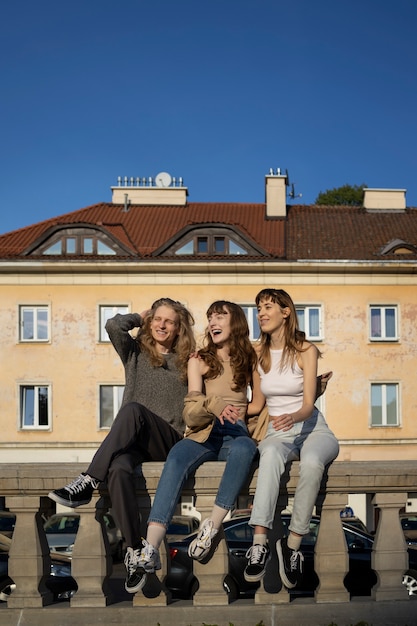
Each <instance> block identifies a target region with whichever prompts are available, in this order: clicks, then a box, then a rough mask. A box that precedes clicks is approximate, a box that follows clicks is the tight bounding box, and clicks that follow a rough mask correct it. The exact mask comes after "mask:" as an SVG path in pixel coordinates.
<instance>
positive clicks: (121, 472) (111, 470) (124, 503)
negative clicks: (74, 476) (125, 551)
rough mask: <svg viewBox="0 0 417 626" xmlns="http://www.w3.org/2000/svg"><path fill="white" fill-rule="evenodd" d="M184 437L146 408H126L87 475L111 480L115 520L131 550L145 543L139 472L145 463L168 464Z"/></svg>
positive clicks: (95, 456) (130, 405)
mask: <svg viewBox="0 0 417 626" xmlns="http://www.w3.org/2000/svg"><path fill="white" fill-rule="evenodd" d="M180 439H182V435H180V433H178V432H177V431H176V430H175V429H174V428H172V426H170V425H169V424H168V423H167V422H166V421H165V420H164V419H163V418H162V417H160V416H159V415H155V413H152V411H149V410H148V409H147V408H146V407H145V406H143V405H142V404H138V403H137V402H130V403H129V404H125V406H123V407H122V408H121V409H120V411H119V413H118V414H117V416H116V418H115V420H114V422H113V425H112V427H111V429H110V432H109V433H108V435H107V437H106V438H105V439H104V441H103V443H102V444H101V446H100V447H99V449H98V450H97V452H96V453H95V455H94V457H93V460H92V461H91V464H90V466H89V468H88V469H87V474H89V475H90V476H92V477H93V478H96V479H97V480H101V481H104V480H107V486H108V490H109V495H110V498H111V502H112V509H113V511H114V516H115V518H116V520H117V523H118V524H119V528H120V530H121V531H122V533H123V536H124V538H125V540H126V544H127V545H128V546H132V547H134V546H136V545H138V544H139V542H140V539H141V528H140V511H139V506H138V502H137V498H136V492H135V478H134V476H135V469H136V468H137V466H138V465H139V464H140V463H141V462H143V461H165V460H166V458H167V455H168V452H169V451H170V450H171V448H172V447H173V446H174V445H175V444H176V443H177V441H180Z"/></svg>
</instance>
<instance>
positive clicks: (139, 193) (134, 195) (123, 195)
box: [111, 172, 188, 210]
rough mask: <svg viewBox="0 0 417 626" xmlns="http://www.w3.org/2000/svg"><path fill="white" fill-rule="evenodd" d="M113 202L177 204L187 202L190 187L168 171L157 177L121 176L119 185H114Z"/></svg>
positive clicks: (126, 204)
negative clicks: (185, 185)
mask: <svg viewBox="0 0 417 626" xmlns="http://www.w3.org/2000/svg"><path fill="white" fill-rule="evenodd" d="M111 190H112V202H113V204H123V205H124V206H125V210H127V209H126V207H129V206H130V205H132V204H136V205H137V204H142V205H143V204H146V205H161V204H165V205H175V206H185V205H186V204H187V195H188V189H187V187H184V184H183V179H182V178H181V177H180V178H175V177H171V176H170V174H168V173H167V172H160V173H159V174H157V175H156V176H155V178H152V177H151V176H149V177H147V178H146V177H143V178H141V177H140V176H135V177H134V176H130V177H129V176H119V177H118V179H117V186H116V187H112V188H111Z"/></svg>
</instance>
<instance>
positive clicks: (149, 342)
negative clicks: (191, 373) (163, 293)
mask: <svg viewBox="0 0 417 626" xmlns="http://www.w3.org/2000/svg"><path fill="white" fill-rule="evenodd" d="M160 306H168V307H169V308H170V309H172V310H173V311H174V312H175V313H176V314H177V315H178V325H179V333H178V335H177V336H176V337H175V340H174V343H173V344H172V352H175V355H176V359H175V360H176V365H177V367H178V370H179V372H180V376H181V380H183V381H184V382H186V380H187V364H188V359H189V356H190V354H191V353H192V352H194V351H195V338H194V332H193V326H194V318H193V316H192V315H191V313H190V311H188V309H186V308H185V306H184V305H183V304H181V302H177V301H176V300H171V298H160V299H159V300H156V301H155V302H154V303H153V304H152V307H151V309H150V311H149V312H148V314H147V315H145V318H144V320H143V325H142V327H141V329H140V332H139V334H138V337H137V340H138V341H139V342H140V345H141V348H142V349H143V350H144V351H145V352H146V353H147V355H148V356H149V360H150V362H151V364H152V365H153V366H154V367H161V366H162V365H164V362H165V359H164V355H163V354H161V353H160V352H159V351H158V350H157V348H156V341H155V339H154V338H153V337H152V332H151V322H152V320H153V318H154V317H155V312H156V310H157V309H158V308H159V307H160Z"/></svg>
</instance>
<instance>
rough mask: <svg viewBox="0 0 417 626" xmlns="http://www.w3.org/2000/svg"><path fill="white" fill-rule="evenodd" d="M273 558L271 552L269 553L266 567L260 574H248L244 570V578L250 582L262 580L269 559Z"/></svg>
mask: <svg viewBox="0 0 417 626" xmlns="http://www.w3.org/2000/svg"><path fill="white" fill-rule="evenodd" d="M270 560H271V554H269V555H268V557H267V559H266V561H265V567H264V569H263V571H262V572H261V573H260V574H252V576H251V575H250V574H246V572H243V578H244V579H245V580H246V582H248V583H257V582H259V581H260V580H262V578H263V577H264V576H265V572H266V566H267V565H268V563H269V561H270Z"/></svg>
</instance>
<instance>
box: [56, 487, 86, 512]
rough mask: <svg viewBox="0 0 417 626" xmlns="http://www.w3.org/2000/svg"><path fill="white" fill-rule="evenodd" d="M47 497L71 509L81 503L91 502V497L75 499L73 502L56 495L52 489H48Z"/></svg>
mask: <svg viewBox="0 0 417 626" xmlns="http://www.w3.org/2000/svg"><path fill="white" fill-rule="evenodd" d="M48 498H50V499H51V500H53V501H54V502H57V503H58V504H62V505H63V506H69V507H70V508H71V509H76V508H77V507H78V506H82V505H83V504H89V503H90V502H91V498H90V499H89V500H77V501H75V502H74V501H73V500H66V499H65V498H61V496H58V495H57V494H56V493H54V492H53V491H50V492H49V493H48Z"/></svg>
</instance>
